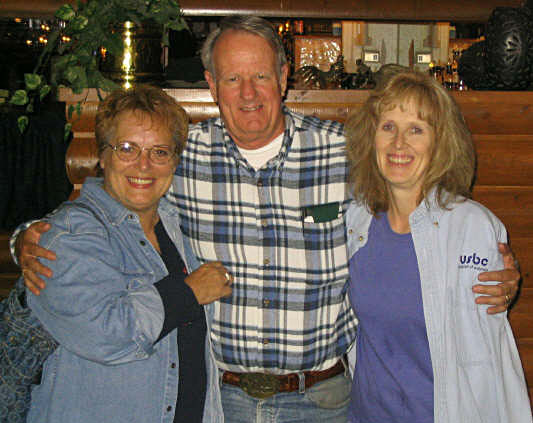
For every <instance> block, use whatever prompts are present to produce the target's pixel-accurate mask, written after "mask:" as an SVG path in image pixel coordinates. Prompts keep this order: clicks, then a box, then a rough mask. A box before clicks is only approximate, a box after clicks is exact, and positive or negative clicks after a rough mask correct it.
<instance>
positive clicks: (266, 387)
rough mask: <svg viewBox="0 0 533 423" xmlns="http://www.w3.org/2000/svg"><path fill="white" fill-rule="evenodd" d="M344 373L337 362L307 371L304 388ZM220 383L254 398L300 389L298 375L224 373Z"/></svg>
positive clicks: (341, 364) (341, 365)
mask: <svg viewBox="0 0 533 423" xmlns="http://www.w3.org/2000/svg"><path fill="white" fill-rule="evenodd" d="M343 372H344V364H343V363H342V360H339V361H338V362H337V364H335V365H334V366H333V367H330V368H329V369H326V370H319V371H307V372H303V374H304V375H305V387H306V388H310V387H311V386H313V385H314V384H315V383H317V382H320V381H322V380H326V379H329V378H331V377H333V376H337V375H339V374H341V373H343ZM222 382H224V383H228V384H230V385H235V386H238V387H240V388H241V389H242V390H243V391H244V392H246V393H247V394H248V395H251V396H253V397H256V398H268V397H270V396H272V395H274V394H276V393H278V392H294V391H298V390H299V388H300V378H299V377H298V373H289V374H286V375H273V374H269V373H235V372H229V371H225V372H224V373H223V375H222Z"/></svg>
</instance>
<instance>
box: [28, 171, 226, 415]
mask: <svg viewBox="0 0 533 423" xmlns="http://www.w3.org/2000/svg"><path fill="white" fill-rule="evenodd" d="M101 184H102V180H101V179H97V178H89V179H88V180H87V181H86V182H85V184H84V186H83V189H82V192H81V196H80V197H79V198H78V199H77V200H75V201H73V202H69V203H65V204H64V205H63V206H61V207H60V208H59V209H58V210H57V211H56V212H55V213H54V214H53V215H52V216H51V217H49V218H48V219H47V220H48V221H49V222H51V223H52V228H51V229H50V231H48V232H46V233H45V234H43V235H42V236H41V242H40V243H41V245H42V246H43V247H45V248H48V249H51V250H53V251H55V253H56V254H57V260H55V261H46V260H43V262H44V263H45V264H46V265H47V266H49V267H50V268H51V269H52V271H53V277H52V278H50V279H48V280H46V283H47V287H46V289H45V290H43V291H42V292H41V295H40V296H35V295H33V294H31V293H29V291H28V293H27V295H28V303H29V305H30V307H31V308H32V310H33V312H34V313H35V314H36V315H37V317H38V318H39V320H40V321H41V322H42V323H43V325H44V326H45V328H46V329H47V330H48V331H49V332H50V333H51V334H52V335H53V337H54V338H55V339H56V340H57V341H58V342H59V347H58V348H57V350H56V351H55V352H54V353H53V354H52V355H51V356H49V357H48V359H47V360H46V362H45V365H44V368H43V376H42V382H41V384H40V385H38V386H36V387H35V388H34V389H33V392H32V403H31V409H30V412H29V414H28V420H27V421H28V423H34V422H49V423H72V422H76V423H85V422H87V423H89V422H90V423H94V422H104V421H107V422H113V423H121V422H123V423H132V422H139V423H146V422H150V423H155V422H161V423H170V422H172V421H173V418H174V411H175V405H176V399H177V396H178V374H179V373H178V372H179V358H178V348H177V330H176V329H175V330H173V331H172V332H170V333H169V334H168V335H167V336H166V337H164V338H163V339H161V340H160V341H159V342H158V343H156V344H154V342H155V341H156V339H157V338H158V336H159V333H160V331H161V328H162V325H163V320H164V309H163V303H162V300H161V297H160V296H159V294H158V291H157V289H156V288H155V287H154V286H153V284H154V283H155V282H156V281H158V280H160V279H161V278H163V277H164V276H166V275H167V270H166V268H165V265H164V264H163V261H162V259H161V257H160V256H159V255H158V253H157V252H156V251H155V249H154V248H153V247H152V246H151V244H150V242H149V241H147V240H146V238H145V236H144V232H143V230H142V228H141V225H140V223H139V219H138V217H137V215H136V214H134V213H131V212H130V211H129V210H127V209H126V208H125V207H124V206H122V205H121V204H119V203H118V202H117V201H116V200H114V199H113V198H111V197H110V196H109V195H108V194H107V193H106V192H105V191H104V190H103V189H102V187H101ZM159 215H160V217H161V220H162V223H163V225H164V227H165V229H166V230H167V232H168V234H169V236H170V238H171V239H172V240H173V241H174V243H175V244H176V246H177V248H178V251H179V252H180V254H181V256H182V257H183V258H184V261H185V262H186V264H187V267H188V269H189V270H193V269H194V268H196V267H197V266H198V262H197V260H196V259H195V258H194V256H193V254H192V251H191V249H190V247H189V245H188V243H187V241H186V239H184V238H183V237H182V235H181V232H180V228H179V218H178V212H177V209H176V207H175V206H172V205H170V204H169V203H168V202H167V201H166V200H165V199H164V198H163V199H161V202H160V205H159ZM212 313H213V311H212V309H211V307H207V308H206V316H209V318H207V325H208V333H209V328H210V321H211V318H210V317H211V316H212ZM206 362H207V367H208V369H207V377H208V387H207V393H206V402H205V409H204V419H203V421H204V422H210V423H212V422H217V423H218V422H222V421H223V417H222V406H221V401H220V391H219V385H218V374H217V372H218V370H217V369H216V367H215V366H214V361H213V357H212V352H211V346H210V341H209V337H207V339H206Z"/></svg>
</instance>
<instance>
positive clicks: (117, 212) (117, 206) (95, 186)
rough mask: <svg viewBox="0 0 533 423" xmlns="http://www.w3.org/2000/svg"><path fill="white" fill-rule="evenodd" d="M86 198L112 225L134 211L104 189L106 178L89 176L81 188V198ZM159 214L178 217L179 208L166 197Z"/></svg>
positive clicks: (162, 200)
mask: <svg viewBox="0 0 533 423" xmlns="http://www.w3.org/2000/svg"><path fill="white" fill-rule="evenodd" d="M83 198H86V199H87V200H89V201H91V202H92V203H93V204H94V205H95V206H96V207H98V209H99V210H100V211H101V213H102V215H103V216H104V218H105V219H107V221H108V222H109V223H111V224H112V225H120V224H121V223H122V222H123V221H124V219H126V218H127V217H128V216H129V215H130V214H131V213H132V212H131V211H130V210H128V209H127V208H126V207H124V205H122V204H121V203H119V202H118V201H117V200H116V199H114V198H113V197H111V196H110V195H109V194H108V193H107V192H106V191H105V190H104V179H103V178H94V177H87V178H86V179H85V182H84V184H83V186H82V188H81V194H80V199H83ZM158 212H159V214H164V215H166V216H169V217H177V216H178V210H177V208H176V207H175V206H173V205H172V204H171V203H170V202H169V201H168V200H167V199H166V198H165V197H163V198H161V201H160V202H159V207H158Z"/></svg>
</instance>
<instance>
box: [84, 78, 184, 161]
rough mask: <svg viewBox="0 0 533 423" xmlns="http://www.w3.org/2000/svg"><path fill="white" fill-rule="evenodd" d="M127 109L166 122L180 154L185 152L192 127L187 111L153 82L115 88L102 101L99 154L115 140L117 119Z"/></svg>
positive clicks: (98, 116)
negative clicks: (188, 134) (151, 84)
mask: <svg viewBox="0 0 533 423" xmlns="http://www.w3.org/2000/svg"><path fill="white" fill-rule="evenodd" d="M124 112H138V113H141V114H145V115H146V116H149V117H150V118H151V119H155V120H158V121H160V122H161V123H163V124H164V125H166V127H167V128H168V130H169V132H170V133H171V134H172V139H173V140H174V142H175V144H176V152H177V155H178V156H179V155H181V153H182V152H183V149H184V148H185V143H186V141H187V131H188V129H189V119H188V117H187V113H186V112H185V110H183V108H182V107H181V106H180V105H179V104H178V103H177V102H176V100H174V99H173V98H172V97H171V96H169V95H168V94H167V93H165V92H164V91H163V90H162V89H160V88H157V87H153V86H150V85H136V86H134V87H133V88H130V89H128V90H126V89H118V90H115V91H113V92H112V93H111V94H109V95H108V96H107V97H106V98H105V99H104V100H103V101H102V102H101V103H100V104H99V106H98V112H97V113H96V119H95V120H96V124H95V130H94V132H95V135H96V145H97V147H98V154H101V153H102V151H104V149H105V148H106V146H107V144H108V143H109V142H110V141H111V140H112V139H113V137H114V135H115V130H116V127H117V122H116V118H117V116H118V115H120V114H121V113H124Z"/></svg>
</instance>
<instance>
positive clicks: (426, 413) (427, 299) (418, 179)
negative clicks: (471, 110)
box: [346, 72, 532, 423]
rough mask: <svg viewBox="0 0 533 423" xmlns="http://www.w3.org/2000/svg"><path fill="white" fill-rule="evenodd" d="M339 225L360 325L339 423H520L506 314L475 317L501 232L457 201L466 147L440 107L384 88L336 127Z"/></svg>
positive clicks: (468, 171) (487, 215) (418, 94)
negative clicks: (342, 131) (346, 181)
mask: <svg viewBox="0 0 533 423" xmlns="http://www.w3.org/2000/svg"><path fill="white" fill-rule="evenodd" d="M346 133H347V149H348V158H349V161H350V186H351V189H352V192H353V194H354V199H355V200H354V202H353V203H352V204H351V206H350V207H349V210H348V212H347V215H346V225H347V234H348V249H349V257H350V261H349V266H350V277H351V285H350V299H351V303H352V306H353V308H354V310H355V312H356V314H357V317H358V319H359V327H358V337H357V343H356V356H357V360H356V366H355V373H354V380H353V385H352V394H351V395H352V397H351V407H350V415H349V421H350V423H374V422H376V423H378V422H380V423H381V422H385V421H386V422H395V423H403V422H405V423H407V422H409V423H412V422H417V423H433V422H435V423H459V422H464V423H490V422H494V423H505V422H508V423H531V422H532V417H531V409H530V403H529V399H528V395H527V389H526V385H525V380H524V375H523V370H522V366H521V363H520V359H519V356H518V352H517V349H516V345H515V341H514V338H513V335H512V332H511V328H510V326H509V322H508V321H507V317H506V314H495V315H491V314H488V313H487V312H486V307H485V306H479V305H476V304H475V302H474V297H475V294H474V293H473V292H472V286H473V285H475V284H477V283H478V281H477V275H478V274H479V272H482V271H489V270H494V269H499V268H501V267H502V261H501V256H500V254H499V253H498V251H497V243H498V242H506V240H507V235H506V231H505V228H504V226H503V225H502V223H501V222H500V221H499V220H498V218H496V217H495V216H494V215H493V214H492V213H491V212H490V211H489V210H488V209H486V208H485V207H483V206H482V205H480V204H478V203H476V202H474V201H471V200H468V199H466V198H467V197H468V196H469V192H470V188H471V184H472V180H473V176H474V169H475V154H474V147H473V143H472V139H471V136H470V133H469V131H468V128H467V126H466V124H465V122H464V119H463V117H462V115H461V113H460V111H459V108H458V107H457V105H456V104H455V102H454V100H453V99H452V98H451V96H450V95H449V94H448V93H447V92H446V90H444V89H443V88H442V86H440V85H439V84H438V83H436V82H435V81H434V80H432V79H431V78H429V77H428V76H426V75H423V74H419V73H416V72H402V73H399V74H396V75H394V76H392V77H391V78H390V79H389V80H388V81H387V82H386V83H385V84H384V85H383V86H382V87H381V88H379V89H377V90H375V92H373V93H372V94H371V95H370V97H369V99H368V101H367V102H366V103H365V105H364V106H363V107H362V108H361V109H360V110H359V111H358V112H357V113H355V114H354V115H353V116H351V117H350V119H348V122H347V125H346Z"/></svg>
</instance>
